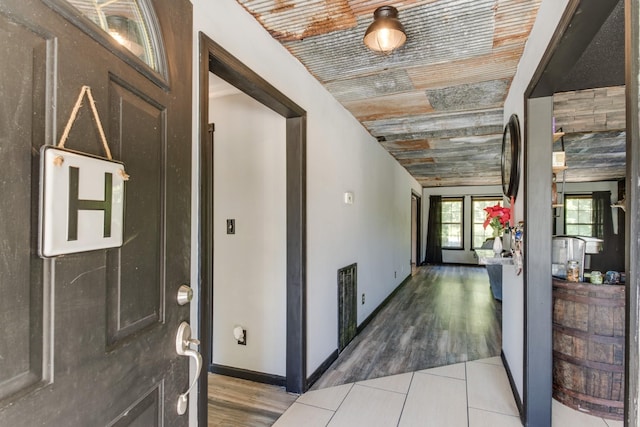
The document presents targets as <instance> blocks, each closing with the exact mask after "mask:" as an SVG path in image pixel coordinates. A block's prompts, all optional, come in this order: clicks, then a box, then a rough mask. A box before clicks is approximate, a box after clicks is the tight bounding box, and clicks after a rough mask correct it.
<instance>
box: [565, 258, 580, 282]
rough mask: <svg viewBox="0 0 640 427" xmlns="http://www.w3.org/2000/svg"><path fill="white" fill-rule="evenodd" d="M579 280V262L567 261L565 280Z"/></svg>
mask: <svg viewBox="0 0 640 427" xmlns="http://www.w3.org/2000/svg"><path fill="white" fill-rule="evenodd" d="M579 281H580V263H579V262H578V261H575V260H570V261H567V282H579Z"/></svg>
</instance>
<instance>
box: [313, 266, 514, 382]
mask: <svg viewBox="0 0 640 427" xmlns="http://www.w3.org/2000/svg"><path fill="white" fill-rule="evenodd" d="M501 309H502V304H501V303H500V302H499V301H496V300H494V299H493V297H492V296H491V292H490V289H489V278H488V276H487V272H486V270H485V269H484V268H483V267H476V266H427V267H420V268H418V272H417V274H416V275H414V276H413V277H411V278H410V279H409V280H408V281H407V282H406V283H405V284H404V285H403V286H402V287H401V288H400V289H399V290H398V292H397V293H396V294H395V295H394V296H393V297H392V298H391V300H390V301H389V302H388V304H387V305H386V306H384V307H383V308H382V310H380V312H379V313H378V314H377V315H376V316H375V318H374V319H372V320H371V322H370V323H369V324H368V325H367V326H366V327H365V328H364V330H363V331H362V332H361V333H360V334H359V335H357V336H356V337H355V338H354V339H353V341H352V342H351V343H350V344H349V345H348V346H347V347H346V348H345V350H344V351H343V352H342V353H341V354H340V356H339V357H338V359H337V360H336V361H335V362H334V363H333V364H332V365H331V367H330V368H329V369H328V370H327V372H325V373H324V374H323V375H322V377H320V379H319V380H318V381H317V382H316V383H315V384H313V386H312V390H317V389H321V388H325V387H331V386H336V385H340V384H345V383H350V382H355V381H363V380H368V379H373V378H378V377H384V376H389V375H395V374H400V373H405V372H413V371H419V370H422V369H427V368H433V367H436V366H443V365H451V364H454V363H459V362H466V361H469V360H476V359H485V358H489V357H493V356H499V355H500V349H501V344H502V342H501Z"/></svg>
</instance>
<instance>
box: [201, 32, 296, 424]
mask: <svg viewBox="0 0 640 427" xmlns="http://www.w3.org/2000/svg"><path fill="white" fill-rule="evenodd" d="M199 41H200V70H199V82H200V93H199V102H200V117H199V125H200V156H201V163H200V166H201V170H200V180H201V185H200V187H201V190H200V191H201V194H200V200H201V210H200V306H199V318H200V331H201V338H202V346H201V349H202V356H203V358H204V360H205V363H206V364H207V365H210V364H211V362H212V354H211V345H212V331H213V325H212V321H213V316H212V309H213V301H212V296H213V289H214V286H215V284H214V283H213V277H214V276H213V271H214V270H213V269H214V264H213V261H214V258H213V248H214V238H215V235H214V227H213V225H214V224H213V220H214V203H213V177H214V175H213V164H214V163H213V159H214V151H213V138H212V137H211V135H210V132H209V79H210V73H213V74H215V75H216V76H217V77H219V78H221V79H222V80H224V81H226V82H227V83H229V84H230V85H232V86H234V87H235V88H237V89H238V90H240V91H241V92H244V93H245V94H247V95H249V96H250V97H251V98H253V99H254V100H256V101H258V102H259V103H261V104H263V105H264V106H266V107H268V108H269V109H271V110H273V111H274V112H276V113H278V114H279V115H280V116H282V117H283V118H284V119H285V122H286V123H285V135H286V136H285V139H286V142H285V150H284V151H285V156H286V160H285V168H286V190H285V200H286V202H285V203H286V225H285V229H286V267H285V275H286V306H285V311H286V313H284V316H285V318H286V343H285V345H286V351H285V353H286V368H285V371H286V372H285V377H284V380H283V381H282V382H283V385H285V386H286V389H287V391H289V392H293V393H302V392H304V391H306V388H307V372H306V371H307V367H306V112H305V111H304V110H303V109H302V108H301V107H299V106H298V105H296V104H295V103H294V102H293V101H291V100H290V99H288V98H287V97H286V96H285V95H283V94H282V93H281V92H279V91H278V90H277V89H275V88H274V87H273V86H271V85H270V84H269V83H268V82H267V81H265V80H264V79H262V78H261V77H260V76H258V75H257V74H256V73H255V72H253V71H252V70H250V69H249V68H248V67H247V66H245V65H244V64H242V63H241V62H240V61H239V60H238V59H236V58H235V57H233V56H232V55H231V54H229V53H228V52H227V51H225V50H224V49H223V48H222V47H221V46H219V45H218V44H217V43H215V42H214V41H213V40H211V39H210V38H209V37H207V36H206V35H205V34H203V33H200V40H199ZM249 339H250V338H249ZM232 374H234V375H237V376H241V375H245V377H248V379H252V380H254V381H255V380H257V381H262V382H269V381H271V380H273V379H274V378H271V377H270V376H269V375H260V374H259V373H255V372H244V373H243V372H241V370H238V371H235V372H232ZM256 374H257V375H256ZM275 379H276V380H278V379H277V378H275ZM199 394H200V396H207V372H206V371H205V372H202V373H201V376H200V383H199ZM198 419H199V423H201V424H202V425H206V420H207V401H206V399H201V400H200V406H199V408H198Z"/></svg>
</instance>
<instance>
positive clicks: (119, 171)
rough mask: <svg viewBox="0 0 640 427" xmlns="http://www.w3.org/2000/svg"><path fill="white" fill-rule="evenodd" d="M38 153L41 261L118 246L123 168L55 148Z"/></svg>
mask: <svg viewBox="0 0 640 427" xmlns="http://www.w3.org/2000/svg"><path fill="white" fill-rule="evenodd" d="M40 154H41V155H40V218H39V219H40V256H42V257H55V256H58V255H64V254H71V253H76V252H86V251H92V250H96V249H106V248H114V247H119V246H122V235H123V225H124V224H123V222H124V196H125V195H124V178H125V177H126V174H124V166H123V164H122V163H121V162H117V161H113V160H107V159H103V158H100V157H95V156H91V155H89V154H84V153H79V152H77V151H72V150H67V149H61V148H57V147H54V146H44V147H42V149H41V150H40Z"/></svg>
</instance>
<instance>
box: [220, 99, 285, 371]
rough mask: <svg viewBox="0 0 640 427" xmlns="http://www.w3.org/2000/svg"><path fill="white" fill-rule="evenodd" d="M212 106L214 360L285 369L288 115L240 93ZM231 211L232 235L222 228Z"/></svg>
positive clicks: (260, 368)
mask: <svg viewBox="0 0 640 427" xmlns="http://www.w3.org/2000/svg"><path fill="white" fill-rule="evenodd" d="M213 95H214V96H215V95H216V94H215V93H214V94H213ZM209 113H210V122H212V123H215V134H214V144H213V146H214V166H213V170H214V178H213V182H214V200H213V203H214V219H213V232H214V236H215V238H214V250H213V256H214V272H213V281H214V285H213V314H214V316H213V363H215V364H219V365H224V366H231V367H235V368H242V369H248V370H252V371H257V372H263V373H268V374H273V375H280V376H284V375H285V373H286V363H285V361H286V353H285V349H286V258H285V255H286V250H287V242H286V232H287V231H286V213H287V212H286V182H285V179H286V176H285V172H286V170H285V167H286V165H285V156H286V152H285V145H286V144H285V143H286V121H285V118H284V117H282V116H280V115H279V114H277V113H275V112H273V111H272V110H270V109H269V108H267V107H265V106H264V105H262V104H260V103H259V102H257V101H255V100H254V99H252V98H250V97H249V96H247V95H245V94H244V93H240V94H236V95H229V96H224V97H214V98H212V99H211V100H210V110H209ZM231 218H232V219H235V227H236V229H235V234H227V233H226V220H227V219H231ZM236 325H241V326H243V327H244V328H245V329H246V331H247V341H246V345H238V343H237V341H236V340H235V339H234V337H233V333H232V331H233V328H234V327H235V326H236Z"/></svg>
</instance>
